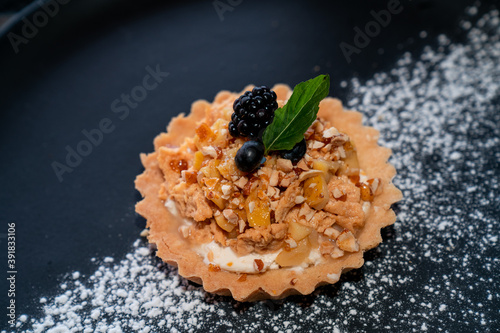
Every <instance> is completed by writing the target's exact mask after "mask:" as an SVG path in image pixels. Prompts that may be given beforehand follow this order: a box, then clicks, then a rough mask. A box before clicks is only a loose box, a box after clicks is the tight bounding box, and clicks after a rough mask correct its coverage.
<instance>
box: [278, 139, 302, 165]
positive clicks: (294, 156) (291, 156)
mask: <svg viewBox="0 0 500 333" xmlns="http://www.w3.org/2000/svg"><path fill="white" fill-rule="evenodd" d="M306 150H307V145H306V139H302V141H300V142H299V143H297V144H295V146H293V148H292V149H290V150H282V151H280V155H281V157H283V158H286V159H287V160H291V161H292V163H294V164H295V163H297V162H298V161H300V159H301V158H302V157H304V155H305V153H306Z"/></svg>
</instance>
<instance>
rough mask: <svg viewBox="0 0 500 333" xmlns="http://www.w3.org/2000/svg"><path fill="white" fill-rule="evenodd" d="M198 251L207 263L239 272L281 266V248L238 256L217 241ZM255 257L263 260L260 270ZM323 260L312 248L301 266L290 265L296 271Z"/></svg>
mask: <svg viewBox="0 0 500 333" xmlns="http://www.w3.org/2000/svg"><path fill="white" fill-rule="evenodd" d="M196 251H197V252H198V254H199V255H201V256H202V257H203V262H204V263H205V264H207V265H208V264H213V265H217V266H219V267H220V268H221V269H223V270H226V271H230V272H237V273H249V274H252V273H262V272H265V271H267V270H270V269H278V268H280V266H279V265H278V264H277V263H276V262H275V260H276V257H277V256H278V254H279V253H280V252H281V250H279V251H276V252H272V253H267V254H258V253H250V254H247V255H244V256H238V255H237V254H236V253H235V252H234V251H233V250H232V249H231V248H230V247H223V246H221V245H220V244H219V243H217V242H215V241H211V242H210V243H207V244H203V245H201V246H199V247H198V248H197V249H196ZM210 252H211V255H210V256H211V257H213V258H212V261H210V260H209V259H208V254H209V253H210ZM255 259H260V260H262V262H263V264H264V267H263V268H262V269H261V270H260V271H259V270H258V269H257V267H256V265H255V264H254V261H255ZM322 261H323V257H322V256H321V253H320V252H319V249H311V252H309V256H308V257H307V258H306V259H305V260H304V261H303V262H302V264H301V265H299V266H294V267H290V268H289V269H292V270H295V271H302V270H303V269H304V268H307V267H309V266H311V265H317V264H319V263H321V262H322Z"/></svg>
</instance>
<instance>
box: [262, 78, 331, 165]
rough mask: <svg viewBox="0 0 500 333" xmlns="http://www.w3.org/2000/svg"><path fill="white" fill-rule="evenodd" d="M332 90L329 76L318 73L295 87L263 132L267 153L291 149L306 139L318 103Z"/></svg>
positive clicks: (314, 118) (317, 108)
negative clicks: (305, 135) (305, 134)
mask: <svg viewBox="0 0 500 333" xmlns="http://www.w3.org/2000/svg"><path fill="white" fill-rule="evenodd" d="M329 90H330V76H328V75H319V76H317V77H315V78H314V79H310V80H308V81H305V82H301V83H299V84H298V85H296V86H295V88H294V89H293V93H292V96H290V99H289V100H288V102H287V103H286V104H285V105H284V106H283V107H281V108H279V109H278V110H276V112H275V113H274V121H273V122H272V123H271V124H270V125H269V126H268V127H267V128H266V130H265V131H264V134H263V135H262V141H263V142H264V146H265V148H266V151H265V155H267V154H268V153H269V152H270V151H273V150H290V149H292V148H293V146H295V144H296V143H298V142H300V141H301V140H302V139H303V138H304V133H305V132H306V131H307V129H308V128H309V126H311V124H312V123H313V122H314V121H315V120H316V116H317V114H318V110H319V102H321V100H322V99H323V98H325V97H326V96H328V93H329Z"/></svg>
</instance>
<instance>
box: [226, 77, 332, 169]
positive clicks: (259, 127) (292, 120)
mask: <svg viewBox="0 0 500 333" xmlns="http://www.w3.org/2000/svg"><path fill="white" fill-rule="evenodd" d="M329 89H330V77H329V76H328V75H319V76H317V77H315V78H314V79H310V80H308V81H305V82H301V83H299V84H298V85H296V86H295V88H294V89H293V93H292V96H291V97H290V99H289V100H288V102H287V103H286V104H285V105H284V106H283V107H281V108H279V109H278V110H276V111H274V110H275V109H276V107H277V106H278V104H277V103H276V93H275V92H274V91H272V90H270V89H269V88H267V87H266V86H262V87H257V88H254V89H253V90H252V92H250V91H247V92H245V93H244V94H243V96H241V97H239V98H238V99H237V100H236V101H235V102H234V105H233V109H234V113H233V114H232V116H231V121H230V122H229V125H228V128H229V133H230V134H231V135H232V136H233V137H238V136H240V135H241V136H248V137H250V138H252V139H253V141H255V142H254V143H248V144H247V143H245V144H244V145H243V146H242V147H241V150H242V151H241V153H240V151H238V153H237V154H236V165H237V166H238V168H239V169H240V170H241V171H243V172H250V171H253V170H254V169H255V168H256V167H258V166H259V165H260V164H261V163H260V162H261V161H262V163H264V161H265V159H264V160H263V159H262V158H263V156H264V155H267V154H269V153H270V152H271V151H278V152H279V153H280V154H281V156H282V157H283V158H286V159H289V160H291V161H292V162H293V163H297V162H298V161H299V160H300V159H301V158H302V157H303V156H304V154H305V152H306V148H307V147H306V142H305V139H304V133H305V132H306V130H307V129H308V128H309V127H310V126H311V124H312V123H313V122H314V121H315V120H316V116H317V114H318V110H319V102H321V100H323V98H325V97H326V96H328V92H329ZM273 118H274V121H273ZM236 124H238V125H236ZM261 138H262V139H261ZM262 145H263V147H264V151H263V152H262V154H261V153H260V149H256V148H257V147H259V148H260V147H262Z"/></svg>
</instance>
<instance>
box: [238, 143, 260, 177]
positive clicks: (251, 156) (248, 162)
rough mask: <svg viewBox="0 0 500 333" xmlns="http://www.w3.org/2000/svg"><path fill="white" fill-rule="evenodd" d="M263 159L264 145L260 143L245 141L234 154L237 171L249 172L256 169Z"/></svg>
mask: <svg viewBox="0 0 500 333" xmlns="http://www.w3.org/2000/svg"><path fill="white" fill-rule="evenodd" d="M263 157H264V144H262V142H260V141H254V140H251V141H247V142H245V143H244V144H243V146H241V148H240V149H239V150H238V152H237V153H236V157H235V158H234V161H235V163H236V166H237V167H238V169H240V170H241V171H243V172H251V171H253V170H254V169H255V168H257V167H258V166H259V165H260V164H261V162H262V158H263Z"/></svg>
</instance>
